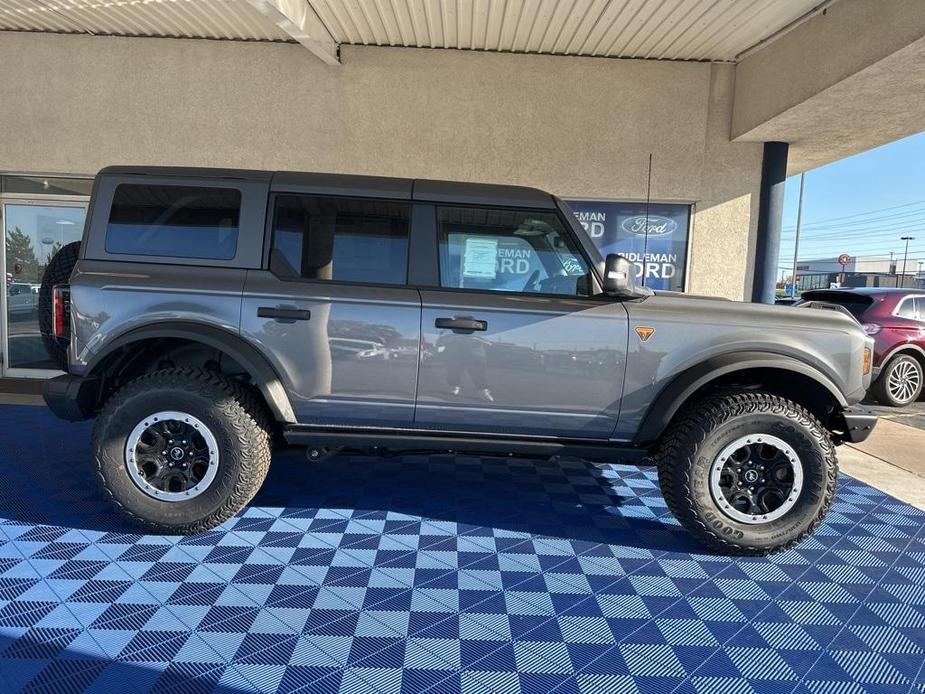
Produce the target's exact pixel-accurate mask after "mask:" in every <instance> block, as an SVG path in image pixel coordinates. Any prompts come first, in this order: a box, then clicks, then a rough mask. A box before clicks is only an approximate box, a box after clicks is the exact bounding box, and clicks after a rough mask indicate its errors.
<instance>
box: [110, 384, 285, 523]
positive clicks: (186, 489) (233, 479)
mask: <svg viewBox="0 0 925 694" xmlns="http://www.w3.org/2000/svg"><path fill="white" fill-rule="evenodd" d="M261 405H262V403H260V402H259V401H258V400H257V398H256V396H255V394H254V393H253V392H252V391H251V390H250V389H249V388H247V387H246V386H244V385H242V384H238V383H236V382H234V381H231V380H228V379H226V378H224V377H222V376H220V375H218V374H214V373H210V372H207V371H198V370H193V369H168V370H164V371H156V372H153V373H150V374H146V375H144V376H141V377H140V378H138V379H136V380H134V381H132V382H131V383H129V384H128V385H126V386H125V387H124V388H122V389H121V390H119V391H118V392H117V393H116V394H115V395H113V396H112V397H111V398H110V399H109V401H108V402H107V403H106V405H105V407H104V408H103V410H102V412H100V414H99V416H98V417H97V420H96V425H95V427H94V430H93V449H94V452H95V459H96V467H97V472H98V476H99V480H100V483H101V485H102V487H103V490H104V492H105V493H106V494H107V495H108V496H109V497H110V498H111V499H112V501H113V502H114V503H115V504H116V506H117V507H118V508H119V510H121V511H122V512H123V513H125V514H126V515H127V516H129V517H130V518H131V519H132V520H134V521H136V522H138V523H140V524H142V525H144V526H146V527H148V528H150V529H153V530H156V531H159V532H170V533H182V534H189V533H196V532H202V531H204V530H209V529H210V528H213V527H215V526H216V525H219V524H220V523H222V522H223V521H225V520H227V519H228V518H230V517H231V516H233V515H234V514H235V513H237V512H238V511H239V510H241V508H243V506H244V505H245V504H246V503H247V502H248V501H250V500H251V499H252V498H253V496H254V495H255V494H256V493H257V490H258V489H260V485H261V484H262V483H263V480H264V478H265V477H266V474H267V469H268V468H269V465H270V442H269V435H268V432H267V426H266V419H265V418H264V416H263V409H262V407H261Z"/></svg>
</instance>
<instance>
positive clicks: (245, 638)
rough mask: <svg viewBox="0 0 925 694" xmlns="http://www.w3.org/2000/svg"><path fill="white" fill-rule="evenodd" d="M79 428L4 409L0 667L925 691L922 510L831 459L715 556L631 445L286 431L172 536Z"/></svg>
mask: <svg viewBox="0 0 925 694" xmlns="http://www.w3.org/2000/svg"><path fill="white" fill-rule="evenodd" d="M89 429H90V427H89V425H88V424H86V423H82V424H62V423H61V422H58V421H57V420H55V419H53V417H52V416H51V415H50V413H48V412H47V411H46V410H45V409H43V408H36V407H5V408H0V456H2V457H0V689H2V690H3V691H8V692H18V691H47V692H71V691H80V690H84V689H86V690H90V691H101V692H102V691H106V692H118V693H120V694H122V693H126V692H135V691H158V692H168V691H176V692H194V691H203V692H205V691H224V692H250V691H261V692H272V691H276V690H279V691H303V692H313V693H314V692H357V693H358V694H360V693H364V694H365V693H367V692H371V693H382V694H386V693H392V692H431V693H433V694H445V693H448V692H543V693H545V692H557V693H562V694H564V693H566V692H583V693H587V694H592V693H598V692H599V693H602V694H603V693H607V694H609V693H611V692H637V691H638V692H658V693H659V694H663V693H667V692H699V693H704V694H707V693H713V692H736V693H738V692H742V693H745V692H757V693H759V694H761V693H764V692H769V693H770V692H812V693H818V694H830V693H831V694H835V693H840V692H845V693H854V692H913V691H914V692H920V691H925V673H923V661H925V654H923V649H925V530H923V529H925V513H923V512H921V511H918V510H916V509H914V508H911V507H910V506H907V505H906V504H903V503H900V502H899V501H897V500H895V499H893V498H891V497H889V496H886V495H884V494H882V493H881V492H879V491H877V490H875V489H872V488H871V487H869V486H867V485H864V484H861V483H859V482H857V481H855V480H852V479H850V478H847V477H843V478H842V480H841V485H840V488H839V493H838V500H837V503H836V504H835V507H834V509H833V510H832V512H831V514H830V515H829V518H828V520H827V521H826V523H825V524H824V525H823V526H822V527H821V528H820V529H819V530H818V531H817V532H816V534H815V535H814V536H813V537H812V538H810V539H808V540H807V541H805V542H804V543H802V544H801V545H800V546H799V547H798V548H797V549H794V550H791V551H789V552H787V553H785V554H781V555H777V556H774V557H771V558H769V559H732V558H728V557H724V556H718V555H714V554H710V553H706V552H704V551H703V550H702V548H701V547H699V546H698V545H696V544H694V543H693V541H692V540H690V539H689V538H688V536H687V534H686V533H685V532H684V531H683V530H682V529H681V528H680V527H679V526H678V525H677V523H676V522H675V521H674V520H673V519H672V518H671V517H670V516H669V514H668V512H667V510H666V508H665V504H664V502H663V500H662V498H661V496H660V494H659V492H658V488H657V484H656V482H655V475H654V471H652V470H651V469H646V468H638V467H635V466H629V465H617V464H614V465H593V464H590V463H585V462H581V461H578V460H563V461H559V462H550V461H524V460H516V459H506V458H489V457H486V458H476V457H465V456H458V457H452V456H443V455H415V456H406V457H383V458H371V457H360V456H341V457H339V458H336V459H332V460H330V461H327V462H325V463H321V464H310V463H307V462H306V461H305V459H304V457H303V455H302V453H301V451H298V450H283V451H280V452H278V453H276V454H275V456H274V460H273V466H272V468H271V471H270V476H269V478H268V480H267V483H266V485H265V487H264V489H263V491H262V492H261V493H260V494H259V495H258V496H257V498H256V499H255V500H254V502H253V503H252V505H251V506H250V507H248V508H247V509H246V510H245V511H244V512H242V513H241V514H240V515H238V516H237V517H236V518H234V519H232V520H231V521H229V522H228V523H226V524H225V525H224V526H222V527H221V528H220V529H218V530H216V531H214V532H210V533H206V534H204V535H198V536H194V537H187V538H180V537H168V536H159V535H142V534H138V533H137V532H136V530H135V529H134V528H133V527H132V526H130V525H127V524H126V523H124V522H123V521H122V520H121V519H120V518H119V517H118V516H117V515H115V514H114V513H113V512H112V511H111V510H110V508H109V506H108V505H107V504H106V503H105V502H104V501H103V499H102V498H101V496H100V494H99V493H98V492H97V489H96V486H95V482H94V479H93V476H92V474H91V472H90V464H89V459H88V444H87V441H88V433H89Z"/></svg>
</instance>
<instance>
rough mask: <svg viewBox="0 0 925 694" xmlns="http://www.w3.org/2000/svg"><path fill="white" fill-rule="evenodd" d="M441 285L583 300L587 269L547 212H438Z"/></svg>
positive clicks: (461, 209) (460, 209)
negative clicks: (564, 296)
mask: <svg viewBox="0 0 925 694" xmlns="http://www.w3.org/2000/svg"><path fill="white" fill-rule="evenodd" d="M438 228H439V240H440V284H441V286H443V287H450V288H454V289H487V290H491V291H506V292H528V293H542V294H562V295H567V296H576V295H577V296H587V295H588V294H589V293H590V292H589V286H588V266H587V264H586V263H585V261H584V259H583V258H582V256H581V254H580V253H579V251H578V249H577V247H576V246H575V244H574V242H573V240H572V239H571V238H570V237H569V236H568V235H567V234H566V233H565V232H564V231H563V230H562V226H561V223H560V222H559V219H558V217H556V215H554V214H551V213H548V212H534V211H529V210H528V211H524V210H505V209H498V208H479V207H441V208H439V211H438Z"/></svg>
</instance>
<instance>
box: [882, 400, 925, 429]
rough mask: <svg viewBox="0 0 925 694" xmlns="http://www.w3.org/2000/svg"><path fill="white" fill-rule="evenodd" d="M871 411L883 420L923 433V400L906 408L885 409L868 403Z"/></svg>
mask: <svg viewBox="0 0 925 694" xmlns="http://www.w3.org/2000/svg"><path fill="white" fill-rule="evenodd" d="M869 405H870V407H871V409H872V410H873V411H874V412H876V413H877V415H878V416H880V417H882V418H883V419H889V420H892V421H894V422H898V423H900V424H905V425H907V426H910V427H915V428H916V429H921V430H923V431H925V400H919V401H918V402H915V403H913V404H911V405H907V406H906V407H900V408H896V407H885V406H883V405H878V404H876V403H869Z"/></svg>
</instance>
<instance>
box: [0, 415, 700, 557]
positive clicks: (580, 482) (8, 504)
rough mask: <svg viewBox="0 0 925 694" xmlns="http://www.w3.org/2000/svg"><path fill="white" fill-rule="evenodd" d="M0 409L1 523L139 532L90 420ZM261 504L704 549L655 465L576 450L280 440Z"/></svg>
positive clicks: (257, 502)
mask: <svg viewBox="0 0 925 694" xmlns="http://www.w3.org/2000/svg"><path fill="white" fill-rule="evenodd" d="M0 415H2V416H3V421H4V426H3V427H0V522H3V521H7V522H9V521H13V522H15V523H21V524H34V525H50V526H57V527H60V528H62V529H64V530H67V529H76V530H87V531H96V532H104V533H105V532H109V533H128V534H133V535H134V534H138V533H139V530H138V529H137V528H136V527H135V526H133V525H132V524H131V523H130V522H128V521H127V520H125V519H124V518H123V517H122V516H121V515H119V514H118V513H117V512H115V510H114V509H113V507H112V506H111V505H110V504H109V503H108V502H107V500H106V499H105V498H104V495H103V493H102V492H101V491H100V490H99V488H98V486H97V483H96V479H95V475H94V471H93V465H92V459H91V454H90V449H89V438H90V425H89V424H88V423H86V422H83V423H79V424H63V423H61V422H59V421H58V420H55V419H54V418H53V417H52V415H51V414H50V413H49V412H48V411H47V410H45V409H44V408H37V407H21V406H5V407H2V408H0ZM647 473H648V474H647ZM261 509H266V510H267V513H268V514H270V515H280V516H282V517H283V519H285V517H306V516H312V515H314V514H315V513H316V512H317V510H318V509H324V510H325V515H327V516H331V515H332V514H333V515H335V516H341V517H343V518H345V519H346V518H352V519H354V521H355V522H359V523H363V522H364V519H370V520H371V519H379V518H385V517H386V514H392V516H391V518H398V519H402V520H406V521H407V522H410V523H413V522H414V521H418V520H422V519H423V520H422V525H427V524H431V525H434V526H435V527H436V526H437V525H439V524H440V523H441V522H444V521H448V522H453V523H456V524H457V528H456V532H458V533H459V534H468V535H473V536H478V535H491V534H495V535H498V534H499V532H498V531H500V534H502V535H503V534H505V533H515V534H516V533H524V534H527V535H531V536H534V537H537V538H552V539H555V540H565V541H570V542H572V543H573V544H576V546H577V545H581V548H582V551H588V550H590V547H589V545H591V544H597V543H603V544H607V545H613V546H622V547H628V548H640V549H646V550H651V551H668V552H678V553H685V554H686V553H690V552H704V551H705V550H704V548H703V547H701V546H700V545H699V544H697V543H696V542H695V541H693V540H692V539H691V538H690V537H689V536H688V534H687V533H686V532H685V531H684V530H683V529H682V528H681V527H680V526H679V525H677V523H675V522H674V520H673V519H672V518H671V516H670V514H669V513H668V511H667V509H666V508H665V505H664V501H663V500H662V497H661V494H660V492H659V490H658V487H657V484H656V483H655V481H654V475H652V473H651V470H650V469H646V468H639V467H636V466H631V465H625V466H621V465H601V464H593V463H590V462H587V461H582V460H578V459H562V460H536V459H519V458H508V457H492V456H470V455H466V456H462V455H460V456H454V455H447V454H432V455H427V454H415V455H402V456H398V455H393V456H389V455H385V456H369V455H350V454H342V455H339V456H336V457H334V458H331V459H329V460H327V461H324V462H322V463H309V462H308V461H307V460H306V458H305V455H304V452H303V450H302V449H298V448H287V447H283V448H281V449H279V450H277V451H275V452H274V456H273V463H272V465H271V467H270V473H269V475H268V477H267V480H266V482H265V484H264V486H263V488H262V489H261V491H260V492H259V493H258V494H257V496H256V497H255V498H254V500H253V501H252V502H251V504H250V505H249V506H248V508H247V509H245V511H244V512H243V513H244V514H247V515H249V516H254V515H259V513H260V511H261ZM280 509H282V510H280ZM395 514H399V515H395ZM303 527H304V526H303Z"/></svg>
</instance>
